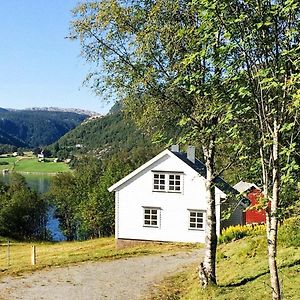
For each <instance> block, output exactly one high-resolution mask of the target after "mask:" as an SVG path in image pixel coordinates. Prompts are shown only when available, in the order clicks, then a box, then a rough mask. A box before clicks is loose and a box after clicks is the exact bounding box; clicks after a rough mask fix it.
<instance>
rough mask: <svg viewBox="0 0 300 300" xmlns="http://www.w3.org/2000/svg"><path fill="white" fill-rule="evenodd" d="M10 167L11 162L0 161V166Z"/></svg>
mask: <svg viewBox="0 0 300 300" xmlns="http://www.w3.org/2000/svg"><path fill="white" fill-rule="evenodd" d="M6 165H9V162H7V161H0V166H6Z"/></svg>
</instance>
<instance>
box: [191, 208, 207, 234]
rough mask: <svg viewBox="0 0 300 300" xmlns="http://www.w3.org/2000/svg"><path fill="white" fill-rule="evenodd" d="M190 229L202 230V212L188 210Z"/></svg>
mask: <svg viewBox="0 0 300 300" xmlns="http://www.w3.org/2000/svg"><path fill="white" fill-rule="evenodd" d="M189 213H190V222H189V223H190V225H189V228H190V229H197V230H204V211H200V210H190V211H189Z"/></svg>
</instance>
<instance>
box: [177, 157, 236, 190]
mask: <svg viewBox="0 0 300 300" xmlns="http://www.w3.org/2000/svg"><path fill="white" fill-rule="evenodd" d="M172 153H174V154H175V155H176V156H177V157H179V158H180V159H181V160H182V161H184V162H185V163H186V164H187V165H189V166H190V167H191V168H192V169H194V170H195V171H196V172H198V173H199V174H200V175H201V176H203V177H204V178H206V166H205V164H204V163H203V162H201V161H200V160H198V159H195V163H193V162H192V161H190V160H189V159H188V158H187V154H186V153H182V152H172ZM214 182H215V184H216V187H218V188H219V189H220V190H221V191H223V192H224V193H225V194H233V195H236V194H239V193H238V191H237V190H236V189H235V188H233V187H232V186H231V185H230V184H229V183H227V182H226V181H225V180H224V179H223V178H221V177H220V176H218V177H217V178H216V179H215V180H214Z"/></svg>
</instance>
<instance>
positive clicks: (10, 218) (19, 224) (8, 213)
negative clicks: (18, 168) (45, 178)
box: [0, 173, 48, 240]
mask: <svg viewBox="0 0 300 300" xmlns="http://www.w3.org/2000/svg"><path fill="white" fill-rule="evenodd" d="M47 208H48V205H47V203H46V202H45V200H44V199H43V198H41V197H40V196H39V195H38V194H37V193H36V192H34V191H32V190H31V189H30V188H29V187H28V186H27V185H26V182H25V179H24V177H23V176H21V175H19V174H15V173H13V174H12V176H11V181H10V184H9V185H8V186H6V185H3V184H1V183H0V235H1V236H7V237H11V238H15V239H21V240H24V239H47V238H48V234H47V232H46V223H47Z"/></svg>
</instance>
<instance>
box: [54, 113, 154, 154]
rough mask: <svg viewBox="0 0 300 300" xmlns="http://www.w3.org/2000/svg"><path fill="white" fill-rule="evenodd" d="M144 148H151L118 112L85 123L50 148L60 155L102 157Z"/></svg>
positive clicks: (141, 135) (147, 139) (130, 123)
mask: <svg viewBox="0 0 300 300" xmlns="http://www.w3.org/2000/svg"><path fill="white" fill-rule="evenodd" d="M147 145H150V140H149V138H147V137H145V136H144V135H143V134H142V133H141V132H140V131H139V130H138V129H137V128H136V127H135V125H134V124H133V122H131V121H129V120H126V119H125V118H124V116H123V114H122V113H121V112H117V113H113V114H108V115H106V116H104V117H101V118H96V119H89V120H87V121H86V122H84V123H82V124H81V125H79V126H77V127H76V128H75V129H73V130H71V131H70V132H68V133H67V134H65V135H64V136H63V137H61V138H60V139H59V140H58V141H57V143H55V144H54V145H53V147H54V148H56V149H57V150H58V149H59V150H60V151H67V152H71V151H72V152H73V151H77V152H79V153H91V154H95V155H104V154H105V153H106V152H109V153H116V152H118V151H120V150H126V151H130V150H132V149H133V148H137V147H140V146H141V147H147Z"/></svg>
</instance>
